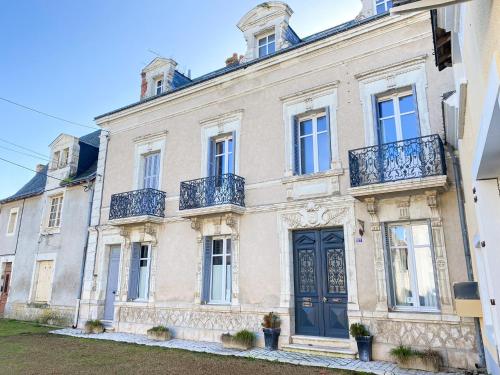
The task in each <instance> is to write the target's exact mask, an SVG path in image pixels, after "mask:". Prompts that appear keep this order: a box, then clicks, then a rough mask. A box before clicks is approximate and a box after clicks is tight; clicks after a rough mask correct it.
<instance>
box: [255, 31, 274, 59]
mask: <svg viewBox="0 0 500 375" xmlns="http://www.w3.org/2000/svg"><path fill="white" fill-rule="evenodd" d="M258 44H259V57H264V56H267V55H269V54H271V53H273V52H275V51H276V41H275V35H274V33H273V34H269V35H266V36H264V37H261V38H259V39H258Z"/></svg>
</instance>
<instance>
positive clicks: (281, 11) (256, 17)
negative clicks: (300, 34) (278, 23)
mask: <svg viewBox="0 0 500 375" xmlns="http://www.w3.org/2000/svg"><path fill="white" fill-rule="evenodd" d="M292 13H293V11H292V9H291V8H290V7H289V6H288V5H287V4H286V3H284V2H282V1H267V2H265V3H262V4H259V5H257V6H256V7H255V8H253V9H252V10H250V11H249V12H248V13H247V14H245V15H244V16H243V17H242V18H241V20H240V21H239V22H238V24H237V26H238V28H239V29H240V30H241V31H243V32H245V31H246V30H248V29H252V28H255V27H256V26H259V25H262V26H265V25H266V24H268V23H270V22H272V21H274V20H276V19H283V20H288V19H289V18H290V16H291V15H292Z"/></svg>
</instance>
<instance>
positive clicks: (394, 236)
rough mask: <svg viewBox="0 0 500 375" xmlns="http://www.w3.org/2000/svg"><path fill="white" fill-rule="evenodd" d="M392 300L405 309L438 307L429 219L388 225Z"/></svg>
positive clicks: (398, 306) (434, 308) (432, 308)
mask: <svg viewBox="0 0 500 375" xmlns="http://www.w3.org/2000/svg"><path fill="white" fill-rule="evenodd" d="M387 235H388V241H387V242H388V251H389V260H390V271H391V276H392V280H391V281H392V302H393V305H394V307H395V308H397V309H401V310H405V309H406V310H437V309H438V298H437V289H436V280H435V277H434V262H433V253H432V248H431V238H430V233H429V227H428V225H427V223H425V222H417V223H397V224H390V225H388V226H387Z"/></svg>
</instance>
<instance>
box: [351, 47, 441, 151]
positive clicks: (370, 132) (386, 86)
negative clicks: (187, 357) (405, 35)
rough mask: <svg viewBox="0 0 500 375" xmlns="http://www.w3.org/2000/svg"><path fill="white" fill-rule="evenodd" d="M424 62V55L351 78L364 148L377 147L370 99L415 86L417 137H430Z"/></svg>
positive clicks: (375, 125)
mask: <svg viewBox="0 0 500 375" xmlns="http://www.w3.org/2000/svg"><path fill="white" fill-rule="evenodd" d="M426 58H427V55H422V56H417V57H415V58H413V59H409V60H406V61H401V62H399V63H395V64H391V65H388V66H385V67H381V68H377V69H374V70H371V71H367V72H364V73H360V74H356V75H355V78H357V79H358V81H359V92H360V99H361V104H362V108H363V121H364V127H365V146H373V145H376V144H377V143H378V139H377V131H376V128H377V124H376V122H375V121H374V119H375V114H374V113H373V103H372V98H373V97H374V96H378V95H381V94H382V95H383V94H385V93H387V92H389V91H394V90H397V91H399V90H405V89H407V88H408V87H411V86H412V85H415V91H416V95H417V106H418V118H419V122H420V134H421V136H426V135H431V134H432V130H431V125H430V120H429V110H428V106H427V74H426V70H425V60H426Z"/></svg>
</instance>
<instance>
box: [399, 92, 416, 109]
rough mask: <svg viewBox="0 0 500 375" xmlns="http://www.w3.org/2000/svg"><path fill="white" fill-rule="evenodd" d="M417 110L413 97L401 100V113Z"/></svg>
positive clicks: (401, 98)
mask: <svg viewBox="0 0 500 375" xmlns="http://www.w3.org/2000/svg"><path fill="white" fill-rule="evenodd" d="M414 110H415V103H414V101H413V95H407V96H402V97H400V98H399V112H400V113H405V112H412V111H414Z"/></svg>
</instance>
